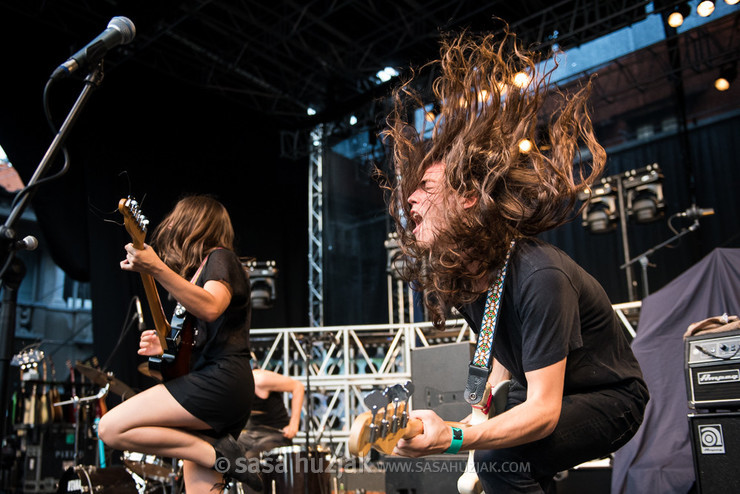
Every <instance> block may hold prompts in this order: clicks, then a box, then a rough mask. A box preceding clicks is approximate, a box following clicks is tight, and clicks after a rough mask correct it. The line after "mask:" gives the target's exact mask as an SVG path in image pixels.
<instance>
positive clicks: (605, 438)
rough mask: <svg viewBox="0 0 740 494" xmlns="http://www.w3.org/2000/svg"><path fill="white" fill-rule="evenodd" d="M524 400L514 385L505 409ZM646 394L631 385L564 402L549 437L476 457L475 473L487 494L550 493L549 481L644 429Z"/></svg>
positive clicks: (523, 393) (636, 384)
mask: <svg viewBox="0 0 740 494" xmlns="http://www.w3.org/2000/svg"><path fill="white" fill-rule="evenodd" d="M525 398H526V389H525V388H524V387H522V386H521V385H519V384H518V383H513V384H512V387H511V391H510V392H509V399H508V402H507V405H506V409H507V410H508V409H510V408H512V407H514V406H516V405H518V404H520V403H522V402H523V401H524V400H525ZM647 401H648V392H647V388H645V386H644V385H643V384H642V383H641V382H639V381H633V382H631V383H629V384H626V385H623V386H621V387H619V388H616V389H602V390H598V391H592V392H589V393H581V394H570V395H566V396H564V397H563V406H562V410H561V412H560V420H559V421H558V425H557V426H556V427H555V431H554V432H553V433H552V434H550V435H549V436H547V437H545V438H543V439H540V440H538V441H534V442H532V443H528V444H523V445H520V446H515V447H513V448H505V449H497V450H486V451H476V452H475V468H476V471H477V472H478V477H479V478H480V480H481V484H482V485H483V489H484V490H485V492H487V493H496V494H499V493H506V492H512V493H542V492H545V493H549V492H554V487H555V486H554V482H553V476H554V475H555V474H556V473H558V472H561V471H564V470H567V469H569V468H571V467H574V466H576V465H579V464H581V463H583V462H586V461H589V460H594V459H597V458H603V457H604V456H607V455H608V454H609V453H612V452H613V451H616V450H617V449H619V448H620V447H622V446H623V445H624V444H625V443H627V441H629V440H630V439H631V438H632V436H634V435H635V432H637V429H638V428H639V427H640V424H641V423H642V417H643V412H644V410H645V405H646V404H647Z"/></svg>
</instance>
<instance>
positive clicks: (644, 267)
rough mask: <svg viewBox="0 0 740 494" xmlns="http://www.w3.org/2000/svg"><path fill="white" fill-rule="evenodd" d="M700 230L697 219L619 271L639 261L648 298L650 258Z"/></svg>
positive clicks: (645, 293) (623, 265)
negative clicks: (676, 241) (674, 242)
mask: <svg viewBox="0 0 740 494" xmlns="http://www.w3.org/2000/svg"><path fill="white" fill-rule="evenodd" d="M698 228H699V220H696V219H695V220H694V223H693V224H692V225H691V226H690V227H688V228H684V229H683V230H681V231H680V232H678V233H677V234H676V235H674V236H672V237H671V238H669V239H668V240H666V241H665V242H661V243H659V244H658V245H656V246H655V247H652V248H650V249H648V250H646V251H645V252H643V253H642V254H640V255H638V256H635V257H633V258H632V259H630V260H629V261H627V262H626V263H624V264H622V265H621V266H619V269H624V268H626V267H627V266H629V265H631V264H634V263H635V262H637V261H639V262H640V268H641V269H642V298H645V297H647V296H648V295H649V293H650V292H649V290H648V274H647V268H648V264H649V262H650V261H649V260H648V256H649V255H651V254H653V253H654V252H655V251H657V250H659V249H662V248H663V247H665V246H666V245H668V244H670V243H671V242H673V241H675V240H678V239H679V238H681V237H683V236H684V235H686V234H687V233H689V232H693V231H694V230H696V229H698Z"/></svg>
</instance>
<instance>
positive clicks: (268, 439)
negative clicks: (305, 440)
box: [237, 425, 293, 458]
mask: <svg viewBox="0 0 740 494" xmlns="http://www.w3.org/2000/svg"><path fill="white" fill-rule="evenodd" d="M237 442H238V443H239V444H240V445H241V446H242V447H244V449H246V451H247V453H246V457H247V458H256V457H257V456H259V454H260V453H261V452H263V451H270V450H271V449H275V448H279V447H281V446H290V445H291V444H293V441H291V440H290V439H288V438H287V437H285V436H283V431H282V430H280V429H275V428H274V427H269V426H267V425H258V426H254V427H249V426H248V428H247V429H246V430H244V431H242V433H241V434H240V435H239V439H238V440H237Z"/></svg>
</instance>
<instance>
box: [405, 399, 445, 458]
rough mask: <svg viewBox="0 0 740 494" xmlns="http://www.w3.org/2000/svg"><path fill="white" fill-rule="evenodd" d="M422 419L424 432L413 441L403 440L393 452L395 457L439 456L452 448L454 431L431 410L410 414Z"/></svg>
mask: <svg viewBox="0 0 740 494" xmlns="http://www.w3.org/2000/svg"><path fill="white" fill-rule="evenodd" d="M409 415H410V416H411V417H412V418H416V419H420V420H421V421H422V423H423V424H424V432H422V433H421V434H419V435H418V436H415V437H413V438H411V439H401V440H400V441H398V444H396V447H395V449H394V450H393V454H394V455H399V456H411V457H414V458H416V457H419V456H426V455H433V454H439V453H442V452H444V451H445V450H446V449H447V448H449V447H450V443H452V429H451V428H450V426H449V425H447V424H446V423H445V422H444V421H443V420H442V419H441V418H440V417H439V415H437V414H436V413H434V412H433V411H431V410H416V411H412V412H411V413H410V414H409Z"/></svg>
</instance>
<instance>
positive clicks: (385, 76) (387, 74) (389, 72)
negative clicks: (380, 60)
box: [375, 67, 398, 82]
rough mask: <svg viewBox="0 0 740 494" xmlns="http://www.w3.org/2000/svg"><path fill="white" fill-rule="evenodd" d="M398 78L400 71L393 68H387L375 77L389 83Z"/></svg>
mask: <svg viewBox="0 0 740 494" xmlns="http://www.w3.org/2000/svg"><path fill="white" fill-rule="evenodd" d="M396 76H398V71H397V70H396V69H394V68H393V67H386V68H384V69H383V70H379V71H378V72H377V73H376V74H375V77H377V78H378V79H380V80H381V82H388V81H390V80H391V79H393V78H394V77H396Z"/></svg>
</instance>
